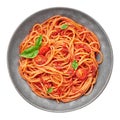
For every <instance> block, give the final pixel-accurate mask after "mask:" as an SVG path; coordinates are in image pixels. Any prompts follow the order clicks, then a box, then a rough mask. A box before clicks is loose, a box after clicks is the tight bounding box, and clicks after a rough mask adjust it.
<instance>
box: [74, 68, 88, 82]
mask: <svg viewBox="0 0 120 120" xmlns="http://www.w3.org/2000/svg"><path fill="white" fill-rule="evenodd" d="M76 76H77V77H78V78H79V79H80V80H85V79H86V78H87V70H86V69H84V68H79V69H78V70H77V71H76Z"/></svg>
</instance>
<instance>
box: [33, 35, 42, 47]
mask: <svg viewBox="0 0 120 120" xmlns="http://www.w3.org/2000/svg"><path fill="white" fill-rule="evenodd" d="M41 44H42V35H40V37H38V38H37V40H36V43H35V46H36V47H38V48H39V47H40V46H41Z"/></svg>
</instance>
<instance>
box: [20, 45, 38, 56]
mask: <svg viewBox="0 0 120 120" xmlns="http://www.w3.org/2000/svg"><path fill="white" fill-rule="evenodd" d="M32 47H34V46H32ZM27 50H29V49H26V51H23V52H22V53H21V54H20V56H21V57H24V58H34V57H36V56H37V54H38V52H39V50H37V49H36V50H33V51H30V52H28V51H27Z"/></svg>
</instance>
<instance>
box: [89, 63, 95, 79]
mask: <svg viewBox="0 0 120 120" xmlns="http://www.w3.org/2000/svg"><path fill="white" fill-rule="evenodd" d="M96 71H97V68H96V67H95V65H91V66H90V73H92V76H93V77H94V76H95V75H96Z"/></svg>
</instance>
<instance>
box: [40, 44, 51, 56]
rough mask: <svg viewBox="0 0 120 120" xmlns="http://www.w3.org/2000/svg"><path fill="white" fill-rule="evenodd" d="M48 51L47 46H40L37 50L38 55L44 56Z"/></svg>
mask: <svg viewBox="0 0 120 120" xmlns="http://www.w3.org/2000/svg"><path fill="white" fill-rule="evenodd" d="M49 50H50V47H49V46H48V45H46V46H42V47H41V48H40V50H39V55H45V54H46V53H47V52H48V51H49Z"/></svg>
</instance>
